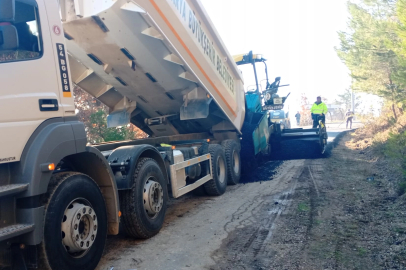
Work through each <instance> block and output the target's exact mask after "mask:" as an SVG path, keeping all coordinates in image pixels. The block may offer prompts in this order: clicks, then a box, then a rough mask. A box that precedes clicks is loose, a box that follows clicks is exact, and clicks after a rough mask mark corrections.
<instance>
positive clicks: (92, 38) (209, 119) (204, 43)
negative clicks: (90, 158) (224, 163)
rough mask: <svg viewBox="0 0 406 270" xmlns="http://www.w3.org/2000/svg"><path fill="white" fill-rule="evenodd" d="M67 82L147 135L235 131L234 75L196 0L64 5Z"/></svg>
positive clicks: (238, 97) (240, 97) (240, 104)
mask: <svg viewBox="0 0 406 270" xmlns="http://www.w3.org/2000/svg"><path fill="white" fill-rule="evenodd" d="M61 7H62V21H63V27H64V31H65V37H66V39H67V48H68V51H69V63H70V70H71V76H72V81H73V82H74V83H75V84H77V85H78V86H80V87H81V88H82V89H84V90H85V91H86V92H88V93H90V94H91V95H93V96H94V97H96V98H97V99H99V100H100V101H101V102H103V103H104V104H106V105H107V106H108V107H109V108H110V114H111V115H110V117H109V119H108V123H109V125H110V126H117V125H122V124H123V123H125V122H126V121H127V122H128V121H131V122H132V123H133V124H135V125H136V126H138V127H139V128H141V129H142V130H143V131H144V132H146V133H147V134H149V135H152V136H154V137H157V136H170V135H176V134H187V133H199V132H207V131H212V132H215V131H224V130H229V131H235V132H238V133H239V132H240V130H241V127H242V124H243V121H244V115H245V106H244V91H243V82H242V77H241V74H240V71H239V70H238V69H237V66H236V64H235V63H234V61H233V58H232V57H231V56H230V54H229V53H228V51H227V49H226V48H225V46H224V44H223V42H222V41H221V39H220V37H219V35H218V33H217V32H216V30H215V28H214V26H213V24H212V22H211V21H210V19H209V18H208V16H207V13H206V11H205V10H204V8H203V6H202V4H201V3H200V1H198V0H194V1H191V0H188V1H184V0H136V1H127V0H118V1H104V0H98V1H94V0H93V1H92V0H83V1H78V0H64V1H61Z"/></svg>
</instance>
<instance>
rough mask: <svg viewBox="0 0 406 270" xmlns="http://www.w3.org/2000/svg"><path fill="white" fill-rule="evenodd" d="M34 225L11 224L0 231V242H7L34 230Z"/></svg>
mask: <svg viewBox="0 0 406 270" xmlns="http://www.w3.org/2000/svg"><path fill="white" fill-rule="evenodd" d="M34 227H35V225H34V224H13V225H10V226H7V227H4V228H1V229H0V241H3V240H7V239H9V238H12V237H16V236H19V235H22V234H25V233H28V232H30V231H33V230H34Z"/></svg>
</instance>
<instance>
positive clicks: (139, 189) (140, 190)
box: [120, 158, 168, 239]
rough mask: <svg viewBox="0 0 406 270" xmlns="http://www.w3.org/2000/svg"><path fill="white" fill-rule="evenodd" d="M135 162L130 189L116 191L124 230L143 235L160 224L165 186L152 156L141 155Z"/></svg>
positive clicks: (159, 226)
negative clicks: (118, 196) (143, 156)
mask: <svg viewBox="0 0 406 270" xmlns="http://www.w3.org/2000/svg"><path fill="white" fill-rule="evenodd" d="M136 166H137V168H136V169H135V173H134V176H133V179H132V181H133V182H132V186H131V189H130V190H124V191H121V192H120V209H121V212H122V218H121V219H122V224H123V228H124V230H125V231H126V232H127V234H129V235H130V236H132V237H136V238H142V239H147V238H150V237H152V236H154V235H156V234H157V233H158V232H159V231H160V230H161V228H162V225H163V223H164V218H165V213H166V206H167V201H168V188H167V184H166V181H165V178H164V176H163V174H162V171H161V169H160V168H159V165H158V163H157V162H156V161H155V160H154V159H152V158H141V159H140V160H139V161H138V163H137V165H136Z"/></svg>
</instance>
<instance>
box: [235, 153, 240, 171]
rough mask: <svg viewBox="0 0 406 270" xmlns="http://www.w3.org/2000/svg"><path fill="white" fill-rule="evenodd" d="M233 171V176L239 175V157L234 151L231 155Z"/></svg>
mask: <svg viewBox="0 0 406 270" xmlns="http://www.w3.org/2000/svg"><path fill="white" fill-rule="evenodd" d="M233 169H234V173H235V174H237V173H239V171H240V157H239V156H238V152H237V151H234V153H233Z"/></svg>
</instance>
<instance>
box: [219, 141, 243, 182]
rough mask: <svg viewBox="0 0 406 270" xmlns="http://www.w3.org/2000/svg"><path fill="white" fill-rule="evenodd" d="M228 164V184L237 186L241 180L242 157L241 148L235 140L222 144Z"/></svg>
mask: <svg viewBox="0 0 406 270" xmlns="http://www.w3.org/2000/svg"><path fill="white" fill-rule="evenodd" d="M221 146H222V147H223V150H224V154H225V157H226V164H227V174H228V177H227V183H228V184H229V185H237V184H238V183H239V182H240V178H241V157H240V147H239V145H238V143H237V142H236V141H234V140H225V141H224V142H222V143H221Z"/></svg>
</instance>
